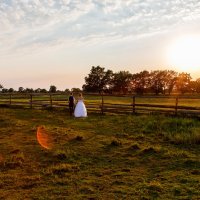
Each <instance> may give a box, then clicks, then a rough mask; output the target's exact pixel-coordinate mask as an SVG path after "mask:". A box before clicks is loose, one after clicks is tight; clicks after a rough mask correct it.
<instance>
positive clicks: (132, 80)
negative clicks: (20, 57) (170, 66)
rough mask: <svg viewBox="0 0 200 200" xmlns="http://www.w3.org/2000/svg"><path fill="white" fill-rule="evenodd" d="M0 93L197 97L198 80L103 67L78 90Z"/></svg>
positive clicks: (92, 72)
mask: <svg viewBox="0 0 200 200" xmlns="http://www.w3.org/2000/svg"><path fill="white" fill-rule="evenodd" d="M0 91H1V92H2V93H14V92H18V93H48V92H49V93H56V92H57V93H62V92H65V93H69V92H81V91H83V92H93V93H97V92H98V93H101V92H104V93H109V94H112V93H122V94H127V93H136V94H140V95H142V94H148V93H151V94H152V93H153V94H156V95H158V94H169V95H170V94H171V93H172V92H175V93H181V94H185V93H200V78H198V79H196V80H195V81H194V80H192V77H191V76H190V74H189V73H185V72H181V73H178V72H176V71H173V70H153V71H147V70H143V71H141V72H139V73H135V74H132V73H130V72H129V71H119V72H113V71H112V70H110V69H108V70H105V68H104V67H100V66H96V67H95V66H92V68H91V70H90V73H89V74H88V75H87V76H86V77H85V84H84V85H83V86H82V90H81V89H80V88H72V89H71V90H69V89H68V88H67V89H65V90H63V91H62V90H58V89H57V87H56V86H55V85H51V86H50V87H49V90H46V89H44V88H37V89H33V88H23V87H19V88H18V90H14V89H13V88H9V89H7V88H4V87H3V85H2V84H0Z"/></svg>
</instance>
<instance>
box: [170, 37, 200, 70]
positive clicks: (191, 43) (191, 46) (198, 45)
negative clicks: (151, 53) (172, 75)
mask: <svg viewBox="0 0 200 200" xmlns="http://www.w3.org/2000/svg"><path fill="white" fill-rule="evenodd" d="M199 52H200V36H187V37H181V38H179V39H177V40H176V41H175V42H174V43H173V44H172V45H171V46H170V48H169V50H168V57H169V60H170V63H171V64H172V65H174V66H176V67H177V68H178V69H179V70H183V71H187V72H192V71H196V70H198V69H200V55H199Z"/></svg>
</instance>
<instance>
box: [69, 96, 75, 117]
mask: <svg viewBox="0 0 200 200" xmlns="http://www.w3.org/2000/svg"><path fill="white" fill-rule="evenodd" d="M74 107H75V98H74V96H73V93H70V96H69V114H70V116H72V114H73V112H74Z"/></svg>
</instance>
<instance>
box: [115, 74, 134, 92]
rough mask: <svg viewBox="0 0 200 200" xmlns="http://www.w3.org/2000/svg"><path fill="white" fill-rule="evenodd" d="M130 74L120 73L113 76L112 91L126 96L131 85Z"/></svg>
mask: <svg viewBox="0 0 200 200" xmlns="http://www.w3.org/2000/svg"><path fill="white" fill-rule="evenodd" d="M131 79H132V74H131V73H130V72H129V71H120V72H118V73H115V74H114V78H113V90H114V91H116V92H122V93H124V94H126V93H127V92H128V90H129V88H130V85H131Z"/></svg>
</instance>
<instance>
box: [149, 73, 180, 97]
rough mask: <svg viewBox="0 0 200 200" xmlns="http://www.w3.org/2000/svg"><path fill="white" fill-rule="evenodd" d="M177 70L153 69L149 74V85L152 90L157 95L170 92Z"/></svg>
mask: <svg viewBox="0 0 200 200" xmlns="http://www.w3.org/2000/svg"><path fill="white" fill-rule="evenodd" d="M176 79H177V72H175V71H173V70H155V71H152V72H151V74H150V85H151V89H152V91H153V92H154V93H155V94H156V95H158V94H159V93H162V94H166V92H167V91H168V93H169V94H170V93H171V92H172V90H173V88H174V86H175V83H176Z"/></svg>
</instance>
